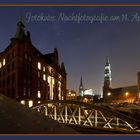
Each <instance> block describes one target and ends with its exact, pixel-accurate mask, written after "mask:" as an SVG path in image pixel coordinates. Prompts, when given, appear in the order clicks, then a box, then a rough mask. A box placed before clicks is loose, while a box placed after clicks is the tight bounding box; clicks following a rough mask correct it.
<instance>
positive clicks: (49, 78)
mask: <svg viewBox="0 0 140 140" xmlns="http://www.w3.org/2000/svg"><path fill="white" fill-rule="evenodd" d="M50 82H51V77H50V76H48V83H49V84H50Z"/></svg>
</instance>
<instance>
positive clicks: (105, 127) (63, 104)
mask: <svg viewBox="0 0 140 140" xmlns="http://www.w3.org/2000/svg"><path fill="white" fill-rule="evenodd" d="M32 109H35V110H37V111H38V112H40V113H43V114H44V115H46V116H48V117H50V118H51V119H54V120H56V121H58V122H59V123H64V124H66V125H68V126H70V127H73V128H76V129H77V130H81V129H85V130H86V131H88V130H90V131H91V130H98V131H99V130H100V131H102V132H103V131H104V132H105V133H108V132H109V133H128V134H129V133H140V121H138V120H135V119H133V118H130V117H128V116H126V115H124V114H121V113H119V112H117V111H114V110H111V109H110V108H106V107H103V106H100V105H94V104H88V103H82V102H77V101H62V100H61V101H60V100H51V101H46V102H42V103H41V104H39V105H37V106H33V107H32ZM90 133H92V132H90Z"/></svg>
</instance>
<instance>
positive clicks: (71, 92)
mask: <svg viewBox="0 0 140 140" xmlns="http://www.w3.org/2000/svg"><path fill="white" fill-rule="evenodd" d="M66 100H73V101H75V100H77V96H76V91H74V90H67V95H66Z"/></svg>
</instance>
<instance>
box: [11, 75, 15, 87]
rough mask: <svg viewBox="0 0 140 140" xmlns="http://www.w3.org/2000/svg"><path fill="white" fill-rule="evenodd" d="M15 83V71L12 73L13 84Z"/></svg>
mask: <svg viewBox="0 0 140 140" xmlns="http://www.w3.org/2000/svg"><path fill="white" fill-rule="evenodd" d="M14 83H15V74H14V73H13V74H12V84H14Z"/></svg>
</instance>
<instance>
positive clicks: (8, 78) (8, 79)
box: [7, 76, 10, 85]
mask: <svg viewBox="0 0 140 140" xmlns="http://www.w3.org/2000/svg"><path fill="white" fill-rule="evenodd" d="M9 84H10V77H9V76H8V77H7V85H9Z"/></svg>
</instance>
